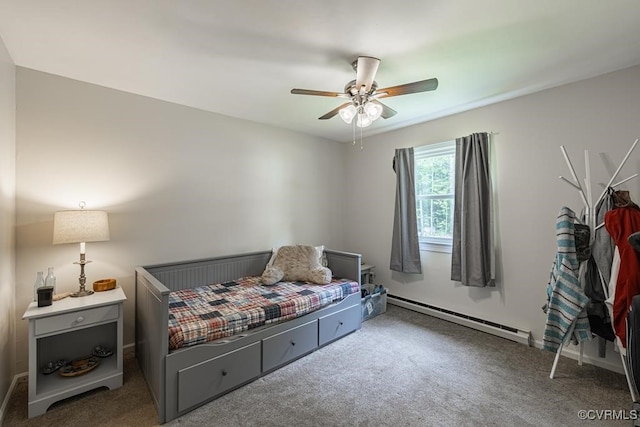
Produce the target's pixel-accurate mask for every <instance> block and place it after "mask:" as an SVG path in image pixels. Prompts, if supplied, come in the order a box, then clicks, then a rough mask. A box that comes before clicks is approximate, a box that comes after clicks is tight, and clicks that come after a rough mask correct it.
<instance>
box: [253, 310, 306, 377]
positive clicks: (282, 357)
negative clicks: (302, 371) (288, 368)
mask: <svg viewBox="0 0 640 427" xmlns="http://www.w3.org/2000/svg"><path fill="white" fill-rule="evenodd" d="M316 347H318V323H317V321H316V320H313V321H311V322H308V323H305V324H303V325H300V326H297V327H295V328H292V329H288V330H286V331H284V332H280V333H279V334H276V335H274V336H272V337H269V338H266V339H264V340H262V370H263V371H264V372H267V371H269V370H271V369H273V368H276V367H278V366H280V365H284V364H285V363H287V362H289V361H291V360H293V359H295V358H297V357H300V356H302V355H303V354H305V353H308V352H310V351H312V350H314V349H315V348H316Z"/></svg>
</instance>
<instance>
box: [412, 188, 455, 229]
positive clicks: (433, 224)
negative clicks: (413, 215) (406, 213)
mask: <svg viewBox="0 0 640 427" xmlns="http://www.w3.org/2000/svg"><path fill="white" fill-rule="evenodd" d="M416 206H417V211H418V236H419V237H426V238H428V237H441V238H448V239H451V238H452V237H453V198H446V199H426V198H425V199H418V200H417V201H416Z"/></svg>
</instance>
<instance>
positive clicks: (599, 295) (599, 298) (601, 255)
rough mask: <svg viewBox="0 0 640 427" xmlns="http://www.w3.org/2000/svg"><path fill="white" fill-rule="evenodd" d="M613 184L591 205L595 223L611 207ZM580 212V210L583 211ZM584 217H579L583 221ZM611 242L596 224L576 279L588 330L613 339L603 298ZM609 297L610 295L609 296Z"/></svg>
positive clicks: (610, 260)
mask: <svg viewBox="0 0 640 427" xmlns="http://www.w3.org/2000/svg"><path fill="white" fill-rule="evenodd" d="M613 193H614V190H613V188H611V187H609V188H608V189H607V191H606V193H605V195H604V197H602V199H601V200H600V201H599V202H598V204H597V205H596V207H595V220H596V221H595V223H596V224H603V223H604V216H605V214H606V213H607V212H608V211H610V210H611V209H613V208H614V201H613ZM583 215H584V213H583ZM585 220H586V218H584V217H583V221H585ZM614 248H615V244H614V242H613V239H612V238H611V236H610V235H609V233H608V232H607V230H606V228H605V227H599V228H596V229H595V231H594V239H593V244H592V245H591V257H590V258H589V260H588V261H587V262H586V265H585V269H586V270H585V272H584V276H583V277H581V280H580V283H582V284H583V288H584V293H585V295H587V296H588V297H589V299H590V302H589V304H588V305H587V315H588V316H589V324H590V325H591V332H592V333H594V334H596V335H598V336H599V337H602V338H604V339H606V340H607V341H614V340H615V334H614V332H613V326H612V324H611V318H612V317H611V315H610V311H609V310H608V307H607V305H606V304H605V300H606V299H607V293H606V292H605V289H608V288H609V282H610V280H611V264H612V262H613V251H614ZM612 300H613V299H612Z"/></svg>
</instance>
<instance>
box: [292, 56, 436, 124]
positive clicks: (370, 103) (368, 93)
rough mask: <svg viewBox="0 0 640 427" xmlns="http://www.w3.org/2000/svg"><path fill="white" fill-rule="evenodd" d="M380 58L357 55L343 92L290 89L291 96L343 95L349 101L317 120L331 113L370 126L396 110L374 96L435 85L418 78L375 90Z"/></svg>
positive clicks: (404, 93)
mask: <svg viewBox="0 0 640 427" xmlns="http://www.w3.org/2000/svg"><path fill="white" fill-rule="evenodd" d="M379 65H380V60H379V59H378V58H374V57H371V56H360V57H358V59H357V60H355V61H354V62H353V63H352V66H353V69H354V70H355V72H356V79H355V80H352V81H350V82H349V83H347V85H346V86H345V88H344V92H343V93H340V92H327V91H319V90H309V89H291V93H292V94H294V95H314V96H329V97H335V98H347V99H349V102H347V103H345V104H342V105H340V106H338V107H337V108H334V109H333V110H331V111H329V112H328V113H326V114H325V115H323V116H320V117H319V119H320V120H327V119H330V118H332V117H333V116H335V115H339V116H340V118H341V119H342V120H343V121H344V122H345V123H347V124H351V123H352V122H353V119H354V118H355V119H356V123H355V125H356V126H357V127H359V128H364V127H367V126H371V124H372V123H373V122H374V121H376V120H377V119H378V118H380V117H382V118H383V119H388V118H389V117H393V116H395V115H396V113H397V112H396V111H395V110H393V109H392V108H389V107H388V106H386V105H384V104H383V103H381V102H380V101H379V100H378V99H380V98H385V97H386V98H389V97H391V96H399V95H407V94H410V93H418V92H427V91H430V90H435V89H436V88H437V87H438V79H435V78H434V79H428V80H421V81H418V82H413V83H406V84H403V85H398V86H391V87H388V88H384V89H378V83H377V82H376V81H375V80H374V79H375V76H376V72H377V71H378V66H379Z"/></svg>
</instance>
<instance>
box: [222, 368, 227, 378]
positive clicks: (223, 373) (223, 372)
mask: <svg viewBox="0 0 640 427" xmlns="http://www.w3.org/2000/svg"><path fill="white" fill-rule="evenodd" d="M222 376H223V377H226V376H227V371H225V370H224V369H223V370H222Z"/></svg>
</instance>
